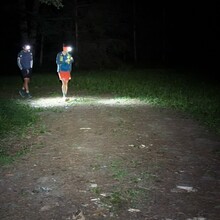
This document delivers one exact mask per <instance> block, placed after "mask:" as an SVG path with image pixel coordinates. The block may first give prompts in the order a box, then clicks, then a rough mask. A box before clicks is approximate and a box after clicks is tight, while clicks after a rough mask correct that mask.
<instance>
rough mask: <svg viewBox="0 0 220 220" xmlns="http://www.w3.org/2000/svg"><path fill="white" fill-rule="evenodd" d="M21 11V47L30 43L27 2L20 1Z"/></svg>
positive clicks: (19, 7) (19, 8)
mask: <svg viewBox="0 0 220 220" xmlns="http://www.w3.org/2000/svg"><path fill="white" fill-rule="evenodd" d="M18 10H19V19H20V22H19V28H20V43H21V45H23V44H25V43H27V42H28V41H29V37H28V22H27V8H26V3H25V0H18Z"/></svg>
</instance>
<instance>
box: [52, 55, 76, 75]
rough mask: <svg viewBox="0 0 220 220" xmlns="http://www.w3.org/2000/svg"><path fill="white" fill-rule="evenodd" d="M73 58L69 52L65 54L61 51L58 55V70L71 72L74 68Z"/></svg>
mask: <svg viewBox="0 0 220 220" xmlns="http://www.w3.org/2000/svg"><path fill="white" fill-rule="evenodd" d="M72 63H73V58H72V57H71V55H70V54H69V53H66V54H64V53H63V52H59V53H58V54H57V57H56V64H57V72H60V71H67V72H71V70H72Z"/></svg>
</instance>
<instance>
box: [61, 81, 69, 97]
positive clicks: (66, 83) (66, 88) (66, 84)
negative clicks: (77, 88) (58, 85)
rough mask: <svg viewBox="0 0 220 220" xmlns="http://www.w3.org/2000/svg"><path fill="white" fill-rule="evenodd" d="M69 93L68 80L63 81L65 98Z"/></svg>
mask: <svg viewBox="0 0 220 220" xmlns="http://www.w3.org/2000/svg"><path fill="white" fill-rule="evenodd" d="M67 91H68V80H62V93H63V97H66V95H67Z"/></svg>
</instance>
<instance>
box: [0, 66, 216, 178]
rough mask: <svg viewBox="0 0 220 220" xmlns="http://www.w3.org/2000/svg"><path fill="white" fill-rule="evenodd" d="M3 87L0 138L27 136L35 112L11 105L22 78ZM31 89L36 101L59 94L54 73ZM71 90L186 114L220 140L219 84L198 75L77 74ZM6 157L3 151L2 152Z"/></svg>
mask: <svg viewBox="0 0 220 220" xmlns="http://www.w3.org/2000/svg"><path fill="white" fill-rule="evenodd" d="M0 86H1V92H2V93H1V94H3V95H2V96H0V97H2V98H0V138H2V137H4V136H6V135H20V134H22V133H25V131H26V130H27V129H28V128H30V127H31V126H32V125H34V124H35V123H36V121H37V114H36V112H37V110H36V109H33V108H31V107H29V106H28V105H25V104H24V103H23V104H22V103H21V102H18V101H17V100H16V99H13V95H14V94H15V93H16V94H17V90H18V89H19V88H20V86H21V81H20V78H19V76H10V77H7V76H4V77H2V78H1V82H0ZM30 88H31V91H32V92H33V94H34V96H35V97H41V96H42V94H43V95H45V94H46V95H48V96H51V97H53V96H57V95H60V92H61V84H60V82H59V80H58V77H57V74H56V73H34V74H33V78H32V80H31V84H30ZM71 88H72V89H73V90H74V91H76V92H83V93H84V94H89V95H103V94H109V95H112V96H114V97H116V98H121V97H122V98H137V99H140V100H142V101H144V102H146V103H149V104H151V105H154V106H158V107H163V108H170V109H174V110H177V111H182V112H184V113H186V114H187V115H188V116H189V117H192V118H194V119H196V120H198V121H199V122H200V123H201V124H202V125H204V126H206V127H207V128H208V129H211V130H212V131H213V132H215V133H217V134H218V135H219V134H220V87H219V83H217V81H212V80H209V78H208V77H204V75H203V74H200V73H199V74H198V73H194V72H188V71H185V72H184V71H176V70H175V71H174V70H165V69H143V70H134V69H128V70H125V69H124V70H111V71H110V70H106V71H104V70H102V71H84V72H83V71H75V72H74V71H73V73H72V80H71V81H70V83H69V89H71ZM4 94H7V95H6V96H7V97H6V99H5V95H4ZM42 129H43V130H44V128H43V127H42ZM43 130H42V132H43ZM2 156H3V157H4V151H0V157H1V158H2ZM123 175H126V174H124V173H120V172H118V173H115V177H116V178H121V176H123Z"/></svg>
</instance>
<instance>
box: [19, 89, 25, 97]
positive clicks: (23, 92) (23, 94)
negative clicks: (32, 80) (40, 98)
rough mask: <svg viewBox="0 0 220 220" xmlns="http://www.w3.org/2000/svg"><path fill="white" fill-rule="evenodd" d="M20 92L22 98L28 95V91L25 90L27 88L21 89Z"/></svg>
mask: <svg viewBox="0 0 220 220" xmlns="http://www.w3.org/2000/svg"><path fill="white" fill-rule="evenodd" d="M19 94H20V96H21V97H22V98H25V97H26V92H25V90H23V89H21V90H19Z"/></svg>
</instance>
